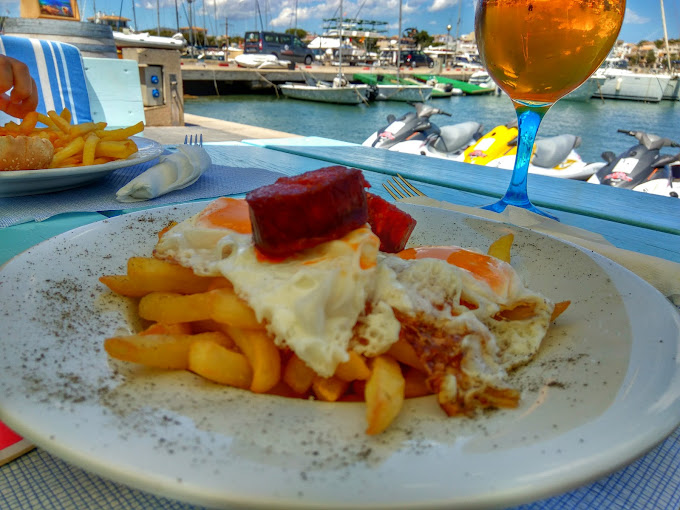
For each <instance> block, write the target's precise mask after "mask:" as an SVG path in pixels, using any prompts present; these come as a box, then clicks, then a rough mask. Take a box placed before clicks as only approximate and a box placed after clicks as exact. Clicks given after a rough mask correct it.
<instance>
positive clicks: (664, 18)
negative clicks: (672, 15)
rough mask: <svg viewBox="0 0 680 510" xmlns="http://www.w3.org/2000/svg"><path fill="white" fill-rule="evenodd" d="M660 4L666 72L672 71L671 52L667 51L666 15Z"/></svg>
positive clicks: (661, 0)
mask: <svg viewBox="0 0 680 510" xmlns="http://www.w3.org/2000/svg"><path fill="white" fill-rule="evenodd" d="M660 2H661V23H663V40H664V43H665V44H666V63H667V64H668V72H669V73H670V72H671V71H672V67H671V52H670V50H669V49H668V30H667V29H666V13H665V11H664V8H663V0H660Z"/></svg>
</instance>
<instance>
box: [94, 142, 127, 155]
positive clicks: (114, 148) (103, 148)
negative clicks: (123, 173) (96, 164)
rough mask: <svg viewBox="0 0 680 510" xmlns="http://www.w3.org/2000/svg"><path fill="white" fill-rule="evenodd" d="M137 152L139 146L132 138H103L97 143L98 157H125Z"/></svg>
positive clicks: (96, 151) (96, 153) (96, 152)
mask: <svg viewBox="0 0 680 510" xmlns="http://www.w3.org/2000/svg"><path fill="white" fill-rule="evenodd" d="M135 152H137V146H136V145H135V144H134V142H132V141H131V140H125V141H109V140H102V141H100V142H99V143H98V144H97V148H96V150H95V156H96V157H107V158H115V159H125V158H127V157H129V156H131V155H132V154H134V153H135Z"/></svg>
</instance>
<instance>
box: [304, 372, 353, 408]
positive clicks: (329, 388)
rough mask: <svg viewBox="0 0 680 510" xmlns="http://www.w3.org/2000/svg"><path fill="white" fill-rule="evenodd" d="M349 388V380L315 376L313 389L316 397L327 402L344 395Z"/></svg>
mask: <svg viewBox="0 0 680 510" xmlns="http://www.w3.org/2000/svg"><path fill="white" fill-rule="evenodd" d="M347 388H349V382H347V381H343V380H342V379H340V378H338V377H335V376H333V377H320V376H318V375H317V376H316V377H314V380H313V381H312V391H313V392H314V395H316V398H318V399H319V400H323V401H325V402H335V401H336V400H338V399H339V398H340V397H342V396H343V395H344V394H345V392H346V391H347Z"/></svg>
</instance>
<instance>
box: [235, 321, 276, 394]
mask: <svg viewBox="0 0 680 510" xmlns="http://www.w3.org/2000/svg"><path fill="white" fill-rule="evenodd" d="M224 331H225V332H226V333H227V334H228V335H229V336H230V337H231V338H232V339H233V340H234V342H236V345H238V348H239V349H241V351H242V352H243V354H245V356H246V358H248V361H249V362H250V366H251V367H252V369H253V381H252V383H251V385H250V391H252V392H254V393H265V392H267V391H269V390H270V389H272V388H273V387H274V386H275V385H276V383H278V382H279V380H280V379H281V354H280V352H279V349H278V348H277V347H276V345H274V341H273V340H272V339H271V338H269V336H267V334H266V333H265V332H264V331H258V330H250V329H239V328H234V327H231V326H225V327H224Z"/></svg>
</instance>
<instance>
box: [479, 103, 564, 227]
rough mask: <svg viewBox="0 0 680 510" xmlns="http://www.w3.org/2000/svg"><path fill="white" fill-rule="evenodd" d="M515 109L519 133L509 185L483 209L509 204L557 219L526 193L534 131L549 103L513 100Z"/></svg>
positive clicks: (535, 131)
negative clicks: (534, 203) (537, 204)
mask: <svg viewBox="0 0 680 510" xmlns="http://www.w3.org/2000/svg"><path fill="white" fill-rule="evenodd" d="M514 104H515V111H516V112H517V128H518V130H519V133H518V135H517V139H518V140H517V158H516V159H515V167H514V169H513V170H512V177H511V178H510V185H509V186H508V189H507V191H506V192H505V195H504V196H503V198H501V199H500V200H499V201H498V202H496V203H495V204H491V205H487V206H484V207H483V209H488V210H490V211H494V212H503V211H504V210H505V208H506V207H507V206H509V205H512V206H515V207H521V208H523V209H528V210H530V211H532V212H535V213H537V214H541V215H543V216H547V217H548V218H552V219H555V220H556V219H557V218H555V217H554V216H552V215H551V214H548V213H546V212H545V211H542V210H540V209H538V208H537V207H536V206H534V205H533V204H532V203H531V201H530V200H529V195H528V194H527V178H528V176H529V163H530V162H531V156H532V154H533V150H534V142H535V141H536V133H538V127H539V126H540V125H541V120H543V116H544V115H545V114H546V112H547V111H548V109H549V108H550V106H552V105H551V104H538V105H536V104H531V103H524V102H520V101H515V102H514Z"/></svg>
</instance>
